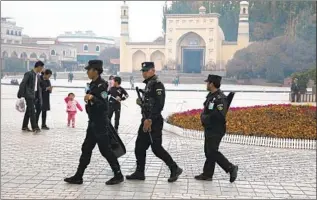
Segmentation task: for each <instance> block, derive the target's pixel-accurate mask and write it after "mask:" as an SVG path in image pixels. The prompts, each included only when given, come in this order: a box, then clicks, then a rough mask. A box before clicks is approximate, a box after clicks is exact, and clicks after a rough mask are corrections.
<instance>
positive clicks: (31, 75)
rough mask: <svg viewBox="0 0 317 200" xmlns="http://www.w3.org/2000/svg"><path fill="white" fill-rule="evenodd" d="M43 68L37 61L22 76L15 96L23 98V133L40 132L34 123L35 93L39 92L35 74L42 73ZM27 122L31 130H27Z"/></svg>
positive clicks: (40, 62) (41, 63) (42, 64)
mask: <svg viewBox="0 0 317 200" xmlns="http://www.w3.org/2000/svg"><path fill="white" fill-rule="evenodd" d="M43 67H44V63H43V62H42V61H37V62H36V63H35V65H34V68H33V69H32V70H31V71H28V72H26V73H25V74H24V77H23V79H22V82H21V83H20V85H19V91H18V95H17V96H18V98H19V99H20V98H22V97H24V99H25V101H26V111H25V114H24V119H23V124H22V130H23V131H33V132H34V133H38V132H40V131H41V130H40V129H39V126H38V124H37V123H36V114H35V101H36V93H37V92H38V91H39V90H40V86H39V80H38V76H37V74H38V73H40V72H41V71H42V69H43ZM29 121H30V122H31V127H32V130H31V129H29V128H28V123H29Z"/></svg>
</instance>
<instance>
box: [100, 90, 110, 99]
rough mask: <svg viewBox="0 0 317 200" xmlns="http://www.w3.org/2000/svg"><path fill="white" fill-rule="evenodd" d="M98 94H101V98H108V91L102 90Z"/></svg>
mask: <svg viewBox="0 0 317 200" xmlns="http://www.w3.org/2000/svg"><path fill="white" fill-rule="evenodd" d="M100 96H101V97H102V98H103V99H107V98H108V92H106V91H103V92H101V93H100Z"/></svg>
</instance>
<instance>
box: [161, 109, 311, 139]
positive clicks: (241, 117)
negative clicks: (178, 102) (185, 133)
mask: <svg viewBox="0 0 317 200" xmlns="http://www.w3.org/2000/svg"><path fill="white" fill-rule="evenodd" d="M201 112H202V110H201V109H195V110H189V111H186V112H181V113H175V114H172V115H170V116H169V117H168V119H167V121H168V123H170V124H172V125H175V126H178V127H181V128H185V129H192V130H198V131H203V127H202V126H201V122H200V113H201ZM227 132H228V133H229V134H239V135H249V136H252V135H254V136H266V137H273V138H294V139H317V136H316V107H315V106H308V105H303V106H294V105H291V104H280V105H266V106H253V107H238V108H230V110H229V112H228V114H227Z"/></svg>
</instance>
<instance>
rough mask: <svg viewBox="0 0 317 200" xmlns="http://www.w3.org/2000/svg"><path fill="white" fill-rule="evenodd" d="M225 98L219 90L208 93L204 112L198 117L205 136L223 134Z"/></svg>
mask: <svg viewBox="0 0 317 200" xmlns="http://www.w3.org/2000/svg"><path fill="white" fill-rule="evenodd" d="M227 105H228V101H227V96H226V95H225V94H223V92H222V91H221V90H217V91H216V92H214V93H211V92H210V93H209V94H208V95H207V97H206V101H205V102H204V110H203V112H202V114H201V116H200V119H201V123H202V125H203V127H204V128H205V134H207V135H208V134H225V133H226V115H227V112H228V106H227Z"/></svg>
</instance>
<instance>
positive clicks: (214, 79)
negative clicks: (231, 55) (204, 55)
mask: <svg viewBox="0 0 317 200" xmlns="http://www.w3.org/2000/svg"><path fill="white" fill-rule="evenodd" d="M221 79H222V78H221V76H218V75H214V74H209V75H208V78H207V79H206V80H205V82H212V83H218V84H220V82H221Z"/></svg>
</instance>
